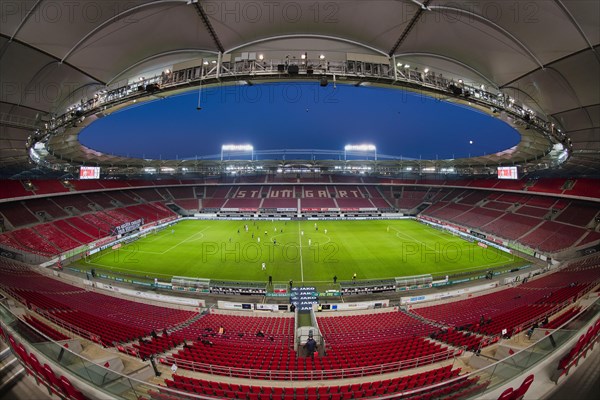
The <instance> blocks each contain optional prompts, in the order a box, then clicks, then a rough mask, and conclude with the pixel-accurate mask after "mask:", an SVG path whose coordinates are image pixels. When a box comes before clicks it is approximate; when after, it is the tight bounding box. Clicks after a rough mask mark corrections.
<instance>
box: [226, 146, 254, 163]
mask: <svg viewBox="0 0 600 400" xmlns="http://www.w3.org/2000/svg"><path fill="white" fill-rule="evenodd" d="M226 152H234V153H250V154H251V155H252V158H251V159H252V160H254V146H252V145H251V144H224V145H222V146H221V161H223V154H224V153H226Z"/></svg>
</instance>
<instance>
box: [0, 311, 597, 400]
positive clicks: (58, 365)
mask: <svg viewBox="0 0 600 400" xmlns="http://www.w3.org/2000/svg"><path fill="white" fill-rule="evenodd" d="M599 314H600V299H595V300H594V301H593V302H592V303H591V304H589V305H587V306H586V307H585V310H584V311H583V312H582V313H578V314H577V315H576V316H574V317H573V318H571V319H569V320H568V321H567V322H565V324H563V325H561V326H560V327H559V328H558V329H556V330H553V331H551V332H550V333H549V334H548V335H547V336H545V337H543V338H542V339H540V340H538V341H536V342H534V343H533V344H531V345H530V346H529V347H527V348H525V349H522V350H520V351H518V352H516V353H514V354H512V355H509V356H508V357H507V358H505V359H502V360H500V361H498V362H496V363H494V364H492V365H490V366H488V367H485V368H482V369H480V370H477V371H474V372H471V373H469V374H465V375H460V376H458V377H456V378H455V379H452V380H450V381H446V382H443V383H436V384H434V385H427V386H426V387H423V388H418V389H414V390H406V391H405V390H403V389H399V390H398V392H395V393H393V394H387V393H386V394H383V395H381V396H378V398H381V399H391V398H398V396H399V394H402V395H403V396H404V395H410V396H412V395H416V394H419V395H425V396H427V395H428V394H431V393H437V392H436V391H437V390H439V389H440V388H441V387H442V386H443V385H444V384H445V383H449V382H454V381H457V382H458V381H462V380H473V381H476V382H484V383H486V384H485V385H483V386H478V391H482V392H483V391H493V390H494V389H497V388H500V387H502V386H503V385H504V384H505V383H507V382H510V381H513V380H515V379H518V377H519V376H520V375H521V374H523V371H525V370H528V369H530V368H532V367H534V366H535V365H536V364H538V363H540V362H541V361H543V360H545V359H547V358H549V357H552V359H551V360H550V361H552V360H556V361H557V362H558V358H559V357H561V356H562V354H564V346H563V345H565V344H569V343H574V341H573V340H574V339H575V338H576V337H577V336H579V335H581V334H582V333H585V332H586V331H587V332H589V330H588V327H589V326H592V325H593V323H594V321H596V320H597V318H598V315H599ZM571 322H574V323H573V325H572V326H573V327H575V326H578V327H581V328H579V329H572V328H571V327H570V326H569V324H570V323H571ZM21 324H24V322H22V321H19V320H18V319H17V318H16V317H15V316H14V314H12V312H11V311H10V309H8V308H7V307H6V306H5V305H4V304H0V338H1V339H3V340H5V341H6V342H7V343H9V346H10V347H11V349H12V350H13V352H14V353H15V354H16V355H17V356H18V357H20V355H21V354H22V352H20V351H19V350H18V349H17V348H16V347H17V346H16V344H17V343H20V344H25V346H26V349H28V351H31V355H32V356H37V357H36V359H37V358H41V357H43V359H46V360H48V362H49V363H50V364H51V366H52V368H53V370H54V371H55V372H56V373H58V374H63V375H64V374H65V373H68V374H71V375H69V377H70V379H71V378H72V377H73V376H74V377H76V380H75V381H74V386H75V387H76V388H77V390H79V391H81V392H83V393H84V395H86V396H89V397H91V398H98V397H100V396H107V395H109V396H110V397H112V398H119V399H120V398H128V397H127V396H128V395H129V394H130V393H131V392H129V389H130V388H133V389H134V390H135V392H136V393H137V396H141V395H143V394H146V393H151V392H155V393H164V394H165V395H173V396H174V397H169V398H180V397H178V392H177V391H171V390H168V389H166V388H165V387H164V386H157V385H154V384H150V383H147V382H145V381H143V380H138V379H134V378H132V377H130V376H126V375H122V374H120V373H118V372H115V371H111V370H110V369H108V368H104V367H102V366H100V365H97V364H94V363H93V362H91V361H90V360H87V359H85V358H83V357H81V356H80V355H79V354H76V353H74V352H72V351H71V350H69V349H68V348H65V347H64V346H62V345H61V344H60V343H57V342H55V341H52V340H49V341H48V343H47V344H46V345H45V346H41V347H40V346H33V345H32V344H31V343H34V342H35V341H34V340H35V339H33V338H31V337H29V336H28V333H27V330H26V329H25V330H24V329H21V328H19V325H21ZM32 329H35V328H32ZM8 339H10V341H9V340H8ZM65 353H67V354H65ZM21 361H22V362H24V364H25V361H23V360H22V359H21ZM159 361H160V362H164V363H166V364H168V363H169V362H170V361H169V360H168V359H167V358H163V359H161V360H159ZM424 361H425V360H423V362H424ZM409 362H411V363H414V364H413V365H416V361H414V360H411V361H409ZM178 363H180V361H178ZM406 365H408V364H406ZM198 367H200V366H199V365H198ZM202 367H203V368H205V370H204V371H203V372H208V373H212V374H215V375H221V374H219V372H222V374H223V375H226V376H236V375H234V374H235V373H237V372H238V371H237V370H235V369H232V368H222V369H212V368H211V366H208V365H203V366H202ZM396 367H398V366H397V365H396V366H393V367H392V366H389V365H380V366H372V367H368V369H366V368H359V369H356V370H350V369H347V370H341V371H338V372H340V374H341V376H340V375H332V376H331V379H341V378H342V376H343V377H347V378H349V377H354V376H361V375H360V374H361V373H365V372H372V373H373V374H374V375H379V374H382V373H386V372H388V368H396ZM147 369H149V366H148V368H147ZM281 372H282V373H283V374H282V375H277V374H278V372H273V371H258V372H256V371H253V370H242V371H241V373H243V374H244V375H243V376H252V377H253V378H255V379H256V378H259V379H264V380H270V379H277V376H281V379H282V380H292V379H293V376H295V375H297V378H300V379H303V380H307V379H310V378H314V379H322V378H324V376H318V374H321V371H281ZM323 373H328V371H323ZM310 374H313V375H312V376H310V377H309V375H310ZM98 376H101V377H105V381H104V382H99V381H97V380H96V379H95V378H96V377H98ZM148 378H149V376H148ZM71 380H73V379H71ZM111 382H120V383H122V384H119V385H111V384H110V383H111ZM491 382H493V384H490V383H491ZM190 397H198V398H206V397H203V396H201V395H200V396H196V395H194V394H189V393H188V394H186V395H185V396H184V397H183V398H190ZM429 397H431V396H429ZM165 398H166V397H165Z"/></svg>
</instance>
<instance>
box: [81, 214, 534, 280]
mask: <svg viewBox="0 0 600 400" xmlns="http://www.w3.org/2000/svg"><path fill="white" fill-rule="evenodd" d="M245 224H247V225H248V231H246V229H245ZM259 239H260V241H259ZM522 262H523V261H522V260H521V259H519V258H516V257H514V256H512V255H511V254H507V253H504V252H501V251H499V250H496V249H493V248H487V249H484V248H482V247H480V246H478V245H477V244H476V243H470V242H467V241H465V240H463V239H460V238H459V237H456V236H453V235H451V234H448V233H445V232H441V231H438V230H436V229H433V228H430V227H428V226H426V225H423V224H421V223H419V222H416V221H412V220H392V221H389V220H386V221H384V220H373V221H318V222H316V225H315V221H287V222H284V221H256V222H254V221H192V220H189V221H182V222H180V223H178V224H177V225H175V226H174V227H173V228H172V229H171V228H168V229H165V230H163V231H160V232H158V233H152V234H149V235H148V236H147V237H145V238H142V239H140V240H138V241H136V242H133V243H130V244H128V245H125V246H123V247H121V248H119V249H117V250H105V251H104V252H101V253H98V254H95V255H94V256H92V257H91V258H90V259H88V260H87V262H86V261H83V260H82V261H80V262H79V266H80V267H82V268H83V269H88V270H89V269H91V268H96V269H101V270H105V271H115V272H117V271H119V272H123V273H128V274H132V273H133V274H140V275H144V276H145V275H147V276H149V277H158V278H159V279H160V280H161V281H168V280H170V278H171V276H187V277H200V278H211V279H223V280H233V281H266V280H267V279H268V276H269V275H271V276H272V277H273V280H274V281H281V282H287V281H289V280H290V279H292V280H293V281H294V282H309V283H318V282H331V280H332V278H333V276H334V275H335V276H337V277H338V280H339V281H343V280H350V279H351V278H352V275H353V274H354V273H356V274H357V279H358V280H363V279H377V278H393V277H396V276H409V275H419V274H426V273H430V274H432V275H434V276H439V275H451V274H455V273H459V272H469V271H476V270H485V269H490V268H494V267H499V266H504V265H512V264H519V263H522ZM262 263H265V269H264V270H263V268H262Z"/></svg>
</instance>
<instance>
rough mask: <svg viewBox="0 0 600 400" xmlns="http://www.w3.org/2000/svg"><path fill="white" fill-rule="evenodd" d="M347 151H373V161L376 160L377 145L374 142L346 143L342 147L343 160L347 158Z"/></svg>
mask: <svg viewBox="0 0 600 400" xmlns="http://www.w3.org/2000/svg"><path fill="white" fill-rule="evenodd" d="M349 152H360V153H368V152H373V154H374V157H375V161H377V147H376V146H375V145H374V144H347V145H346V146H345V147H344V161H347V160H348V153H349Z"/></svg>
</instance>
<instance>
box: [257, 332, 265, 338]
mask: <svg viewBox="0 0 600 400" xmlns="http://www.w3.org/2000/svg"><path fill="white" fill-rule="evenodd" d="M256 336H258V337H265V333H264V332H263V331H258V332H256Z"/></svg>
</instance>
